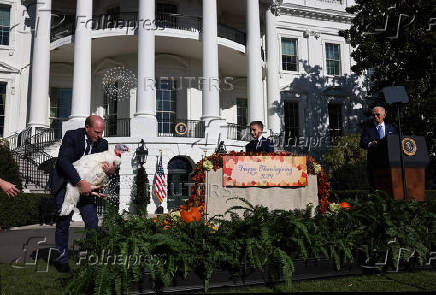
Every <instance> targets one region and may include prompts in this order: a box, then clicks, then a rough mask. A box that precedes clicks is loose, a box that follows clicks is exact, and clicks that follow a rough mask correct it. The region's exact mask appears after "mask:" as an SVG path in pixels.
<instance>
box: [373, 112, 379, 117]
mask: <svg viewBox="0 0 436 295" xmlns="http://www.w3.org/2000/svg"><path fill="white" fill-rule="evenodd" d="M372 115H373V116H377V117H380V116H381V114H380V113H377V114H372Z"/></svg>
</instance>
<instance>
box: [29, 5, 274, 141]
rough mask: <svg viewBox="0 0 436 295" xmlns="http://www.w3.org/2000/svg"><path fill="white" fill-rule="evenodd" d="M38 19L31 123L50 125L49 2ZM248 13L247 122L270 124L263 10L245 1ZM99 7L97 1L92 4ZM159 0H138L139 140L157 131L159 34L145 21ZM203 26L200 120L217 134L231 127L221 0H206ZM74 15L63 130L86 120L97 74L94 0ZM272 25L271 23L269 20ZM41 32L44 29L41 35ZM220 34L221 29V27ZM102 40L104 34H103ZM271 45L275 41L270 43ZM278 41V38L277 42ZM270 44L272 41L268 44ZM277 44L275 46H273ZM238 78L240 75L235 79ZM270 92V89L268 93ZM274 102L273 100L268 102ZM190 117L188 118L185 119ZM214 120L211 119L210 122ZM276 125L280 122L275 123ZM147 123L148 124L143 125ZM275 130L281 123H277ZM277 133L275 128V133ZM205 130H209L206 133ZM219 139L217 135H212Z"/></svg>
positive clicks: (134, 122)
mask: <svg viewBox="0 0 436 295" xmlns="http://www.w3.org/2000/svg"><path fill="white" fill-rule="evenodd" d="M38 3H39V4H38V8H37V11H36V12H37V17H38V18H39V19H40V22H41V23H42V24H44V26H43V27H38V34H35V36H34V44H35V45H34V47H35V49H36V50H34V52H33V67H32V77H33V78H34V81H35V82H36V83H33V84H32V85H35V86H32V90H31V95H30V96H31V105H30V117H29V123H28V126H31V127H49V121H48V117H49V116H48V112H47V110H48V109H49V102H50V101H49V99H48V93H49V83H48V81H49V80H50V77H49V75H50V46H51V43H50V37H49V36H50V14H49V13H45V11H46V10H47V9H48V10H50V9H51V7H52V2H51V1H50V0H43V1H41V2H38ZM245 4H246V5H245V13H246V31H247V44H246V46H245V48H244V47H243V49H242V50H243V51H244V52H245V54H246V59H247V61H246V68H245V72H246V81H247V86H246V87H247V88H246V94H245V96H246V97H247V100H248V120H249V121H250V120H261V121H264V122H265V123H266V125H268V124H269V122H268V118H269V117H271V118H273V115H272V114H270V113H271V110H272V108H268V109H269V111H268V117H267V114H266V113H265V111H264V109H265V105H266V99H265V96H264V81H263V78H262V56H261V53H262V47H261V36H260V31H261V28H260V17H261V13H260V8H259V3H258V1H250V0H246V1H245ZM94 7H95V5H94ZM155 11H156V1H138V11H137V19H138V24H139V25H138V29H137V31H136V32H135V34H136V35H137V72H135V74H136V78H137V81H138V85H137V89H136V104H135V105H134V107H133V109H132V116H130V136H131V137H137V138H141V137H144V136H145V135H147V137H150V136H151V137H155V136H157V135H158V128H157V119H156V89H155V88H154V87H153V85H155V83H154V82H155V81H156V78H155V75H156V64H155V60H156V54H157V52H156V45H155V44H156V35H158V34H159V33H160V32H157V31H156V30H155V29H150V26H149V24H148V22H147V20H150V19H156V12H155ZM202 14H203V16H202V30H201V33H200V35H199V41H200V42H201V44H202V54H201V59H202V74H201V75H200V76H201V77H197V78H201V79H204V80H205V81H207V83H208V85H209V87H203V89H202V99H201V104H202V114H201V116H200V119H201V120H202V121H204V122H205V126H206V129H209V133H210V134H211V135H212V134H215V133H216V132H215V131H213V130H217V128H218V129H220V128H222V127H223V126H225V127H227V125H226V120H223V117H222V115H221V114H220V97H221V94H222V93H220V88H219V87H220V85H219V81H220V78H221V73H220V71H221V67H222V64H225V63H226V62H227V61H226V60H220V58H219V50H218V47H219V45H218V43H219V42H218V40H219V39H220V37H219V34H218V33H219V31H220V30H218V29H220V28H219V27H218V20H217V17H218V14H217V1H216V0H213V1H211V0H203V1H202ZM76 15H78V16H79V15H80V16H81V17H80V18H76V24H75V31H74V38H73V41H72V42H74V60H73V67H74V69H73V72H74V74H73V81H72V102H71V115H70V116H69V117H68V120H67V121H66V122H64V123H63V127H62V133H65V131H66V130H69V129H74V128H78V127H80V126H83V121H84V119H85V118H86V117H87V116H88V115H89V114H91V112H93V111H92V110H91V106H92V97H91V93H92V86H93V82H92V80H93V78H94V77H93V74H92V72H91V69H92V46H93V43H94V42H95V39H94V41H93V38H95V34H96V30H93V28H92V26H90V25H89V22H87V19H92V16H93V1H92V0H77V2H76ZM271 26H273V24H271ZM39 32H40V33H39ZM221 32H222V29H221ZM101 37H102V38H103V36H101ZM269 43H271V42H269ZM273 43H274V42H273ZM268 46H269V45H268ZM272 48H274V47H272ZM273 54H275V53H274V50H272V51H271V54H270V55H269V56H268V58H269V57H270V56H271V60H274V58H275V60H277V59H278V56H277V54H276V56H275V57H274V56H273ZM236 78H237V79H240V77H236ZM268 93H269V92H268ZM269 104H270V105H271V104H272V102H271V103H269ZM187 119H190V118H187ZM211 122H212V123H211ZM276 125H277V124H276ZM144 126H147V127H146V128H144ZM275 129H277V127H275ZM274 132H275V131H274ZM206 133H207V131H206ZM226 133H227V132H221V135H220V137H221V139H225V135H226ZM212 137H216V136H212Z"/></svg>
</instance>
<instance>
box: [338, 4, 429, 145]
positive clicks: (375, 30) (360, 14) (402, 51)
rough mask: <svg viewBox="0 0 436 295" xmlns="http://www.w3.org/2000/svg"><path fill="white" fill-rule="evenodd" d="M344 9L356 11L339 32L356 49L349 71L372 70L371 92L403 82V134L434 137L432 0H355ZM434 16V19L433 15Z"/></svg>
mask: <svg viewBox="0 0 436 295" xmlns="http://www.w3.org/2000/svg"><path fill="white" fill-rule="evenodd" d="M355 2H356V5H354V6H352V7H349V8H347V12H349V13H352V14H354V15H355V17H354V19H353V20H352V26H351V28H350V29H348V30H345V31H342V32H341V35H342V36H343V37H345V38H346V39H347V40H349V42H350V44H351V45H352V47H353V48H354V50H353V52H352V54H351V56H352V57H353V59H354V60H355V62H356V64H355V65H354V66H353V67H352V70H353V71H354V72H355V73H357V74H363V73H365V72H366V71H367V70H369V69H371V72H373V74H372V75H371V88H370V93H372V94H375V95H377V94H378V93H380V90H381V89H382V88H383V87H384V86H391V85H404V86H405V87H406V90H407V93H408V95H409V100H410V102H409V104H408V105H407V106H406V107H405V108H404V110H403V113H402V122H403V123H404V124H402V126H403V127H404V131H405V133H408V134H417V135H424V136H426V138H427V142H428V143H429V144H431V139H432V138H435V136H436V128H435V125H436V124H434V122H436V91H435V88H434V84H435V82H436V74H435V62H436V50H435V48H436V21H435V19H434V15H435V12H436V1H435V0H413V1H410V0H400V1H399V0H356V1H355ZM432 17H433V19H432Z"/></svg>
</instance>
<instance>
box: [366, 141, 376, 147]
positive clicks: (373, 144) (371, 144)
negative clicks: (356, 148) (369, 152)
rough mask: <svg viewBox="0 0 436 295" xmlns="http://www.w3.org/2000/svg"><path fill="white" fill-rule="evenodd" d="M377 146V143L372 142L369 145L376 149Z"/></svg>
mask: <svg viewBox="0 0 436 295" xmlns="http://www.w3.org/2000/svg"><path fill="white" fill-rule="evenodd" d="M376 145H377V141H375V140H374V141H371V142H370V143H369V144H368V147H375V146H376Z"/></svg>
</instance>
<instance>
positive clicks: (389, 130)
mask: <svg viewBox="0 0 436 295" xmlns="http://www.w3.org/2000/svg"><path fill="white" fill-rule="evenodd" d="M394 134H398V131H397V129H396V128H395V127H394V126H392V125H391V124H389V123H386V122H385V137H384V138H383V139H381V140H380V138H379V135H378V131H377V128H376V127H375V125H374V123H372V124H371V125H369V126H367V127H365V128H364V129H363V132H362V135H361V138H360V147H361V148H363V149H366V150H368V155H367V165H368V168H369V169H371V168H374V167H385V166H386V165H387V158H386V148H387V146H386V136H388V135H394ZM374 140H375V141H377V142H378V144H377V145H376V146H374V147H370V148H368V144H369V143H370V142H371V141H374ZM370 173H371V172H370ZM370 177H371V176H370Z"/></svg>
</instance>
